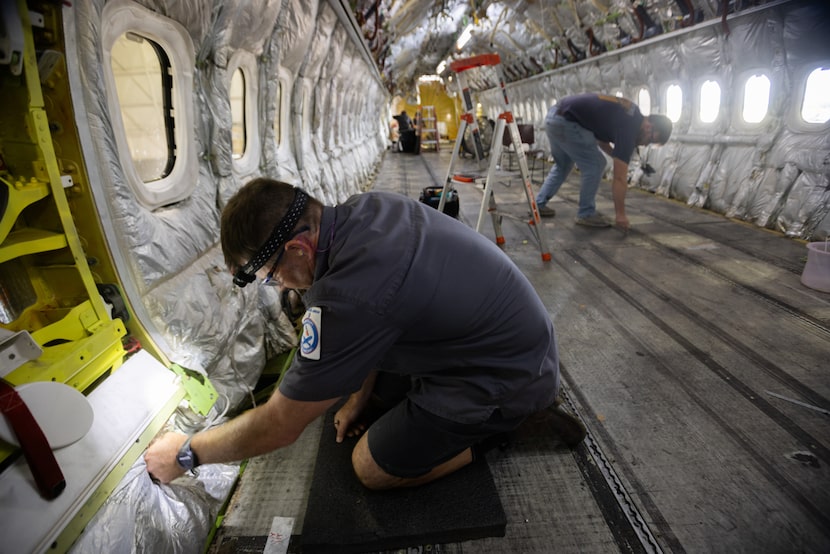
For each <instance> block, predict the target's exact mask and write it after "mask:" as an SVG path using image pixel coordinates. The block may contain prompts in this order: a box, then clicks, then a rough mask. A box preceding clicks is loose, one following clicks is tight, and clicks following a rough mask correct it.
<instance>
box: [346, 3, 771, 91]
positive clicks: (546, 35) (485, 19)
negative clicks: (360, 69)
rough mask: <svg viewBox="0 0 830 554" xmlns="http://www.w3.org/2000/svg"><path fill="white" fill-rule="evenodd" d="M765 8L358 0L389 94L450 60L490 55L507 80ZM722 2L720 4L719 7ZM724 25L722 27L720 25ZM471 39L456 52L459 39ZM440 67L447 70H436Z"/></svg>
mask: <svg viewBox="0 0 830 554" xmlns="http://www.w3.org/2000/svg"><path fill="white" fill-rule="evenodd" d="M764 3H766V2H765V0H724V1H723V2H722V1H721V0H633V1H632V0H356V1H353V2H352V5H353V9H354V13H355V18H356V19H357V21H358V23H359V24H360V25H361V28H362V30H363V34H364V37H365V39H366V41H367V44H368V45H369V47H370V49H371V51H372V53H373V55H374V57H375V60H376V62H377V64H378V67H379V69H380V72H381V74H382V75H383V78H384V80H385V82H386V86H387V88H388V89H389V91H390V92H391V93H392V94H399V95H406V94H410V93H412V92H414V90H415V86H416V83H417V80H418V78H419V77H420V76H422V75H433V74H436V73H437V74H444V75H445V76H446V72H447V71H448V69H447V68H446V66H447V65H449V61H452V59H455V58H461V57H468V56H473V55H477V54H483V53H490V52H495V53H498V54H499V55H500V56H501V60H502V69H503V70H504V75H505V79H506V80H507V81H508V82H511V81H516V80H520V79H524V78H527V77H530V76H533V75H536V74H538V73H542V72H544V71H548V70H551V69H555V68H557V67H561V66H563V65H567V64H570V63H574V62H577V61H580V60H583V59H585V58H589V57H591V56H596V55H599V54H602V53H604V52H606V51H611V50H615V49H618V48H621V47H623V46H627V45H629V44H632V43H636V42H640V41H643V40H647V39H649V38H651V37H653V36H656V35H658V34H662V33H665V32H668V31H673V30H675V29H680V28H684V27H690V26H693V25H695V24H697V23H700V22H701V21H705V20H710V19H714V18H720V17H723V16H724V14H723V13H722V12H723V10H724V7H725V9H726V12H727V13H731V12H733V11H735V10H740V9H743V8H746V7H751V6H755V5H758V4H764ZM721 4H724V6H721ZM724 24H725V23H724ZM465 29H466V30H467V32H468V33H469V39H468V40H467V41H466V43H464V44H463V45H462V46H461V47H460V48H459V44H461V41H459V39H461V38H462V37H464V38H466V34H467V33H465ZM442 62H445V64H444V65H440V64H441V63H442Z"/></svg>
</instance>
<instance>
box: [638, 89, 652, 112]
mask: <svg viewBox="0 0 830 554" xmlns="http://www.w3.org/2000/svg"><path fill="white" fill-rule="evenodd" d="M637 106H639V108H640V113H641V114H643V115H650V114H651V94H649V92H648V89H647V88H645V87H643V88H641V89H640V92H638V93H637Z"/></svg>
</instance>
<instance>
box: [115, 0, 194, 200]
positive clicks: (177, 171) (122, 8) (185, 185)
mask: <svg viewBox="0 0 830 554" xmlns="http://www.w3.org/2000/svg"><path fill="white" fill-rule="evenodd" d="M101 20H102V25H101V27H102V30H101V55H102V64H103V66H102V72H103V74H104V84H105V88H106V102H107V108H108V111H109V115H110V119H111V122H112V128H113V134H114V135H115V143H116V148H117V151H118V152H117V153H118V157H119V160H120V161H121V167H122V168H123V170H124V175H125V179H126V181H127V184H128V185H129V187H130V189H131V190H132V191H133V194H134V195H135V198H136V200H137V201H138V202H139V203H140V204H141V205H142V206H144V207H145V208H147V209H149V210H155V209H156V208H159V207H162V206H166V205H170V204H175V203H176V202H180V201H182V200H184V199H186V198H188V197H189V196H190V195H191V194H192V193H193V190H194V189H195V188H196V184H197V182H198V178H199V168H198V156H197V154H196V140H195V138H194V137H193V129H194V127H195V118H194V107H193V98H192V91H193V71H194V67H195V60H196V54H195V49H194V47H193V42H192V41H191V39H190V36H189V35H188V34H187V31H186V30H185V29H184V27H182V26H181V25H180V24H178V23H177V22H175V21H173V20H172V19H168V18H165V17H163V16H161V15H159V14H157V13H155V12H152V11H150V10H148V9H146V8H144V7H142V6H139V5H138V4H135V3H133V2H129V1H115V2H109V3H108V4H106V5H105V6H104V9H103V12H102V15H101ZM126 33H133V34H136V35H138V36H141V37H142V38H144V39H145V40H149V41H152V43H154V44H153V48H154V49H156V50H157V52H158V48H161V49H162V50H163V51H164V54H165V55H166V57H167V60H168V61H169V63H170V75H169V77H170V82H171V84H172V95H171V97H170V100H171V103H172V110H173V114H174V118H172V119H173V120H174V121H175V125H174V128H173V129H170V128H169V127H167V128H166V132H167V133H168V134H169V137H172V141H169V142H168V145H170V144H171V142H172V144H173V145H175V149H176V150H175V159H174V161H173V164H172V167H171V168H170V171H169V172H168V173H167V175H165V176H163V177H162V178H161V179H158V180H155V181H150V182H145V181H143V180H142V179H141V177H140V176H139V174H138V170H137V169H136V167H135V164H134V163H133V156H132V152H131V151H130V146H129V144H128V141H127V135H126V131H125V128H124V121H123V119H122V115H121V108H120V103H119V98H118V91H117V90H116V87H115V75H114V74H113V71H112V55H111V53H112V47H113V45H114V44H115V41H116V40H118V39H119V38H120V37H121V36H122V35H124V34H126ZM162 79H163V80H164V79H165V76H162ZM163 93H164V94H169V93H170V89H167V90H165V91H163ZM170 120H171V118H170V117H169V114H165V121H170Z"/></svg>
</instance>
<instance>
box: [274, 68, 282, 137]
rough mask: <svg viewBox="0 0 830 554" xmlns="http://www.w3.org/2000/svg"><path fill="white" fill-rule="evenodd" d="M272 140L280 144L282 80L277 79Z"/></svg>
mask: <svg viewBox="0 0 830 554" xmlns="http://www.w3.org/2000/svg"><path fill="white" fill-rule="evenodd" d="M274 107H275V109H274V140H275V141H276V143H277V146H279V144H280V138H281V136H282V135H280V132H281V130H282V125H281V120H282V81H277V95H276V98H275V99H274Z"/></svg>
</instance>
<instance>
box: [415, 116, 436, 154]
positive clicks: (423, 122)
mask: <svg viewBox="0 0 830 554" xmlns="http://www.w3.org/2000/svg"><path fill="white" fill-rule="evenodd" d="M419 112H420V115H419V117H418V125H419V127H420V133H421V149H423V148H433V149H434V150H435V151H436V152H438V151H439V149H440V142H439V137H438V120H437V119H436V118H435V106H421V109H420V110H419Z"/></svg>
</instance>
